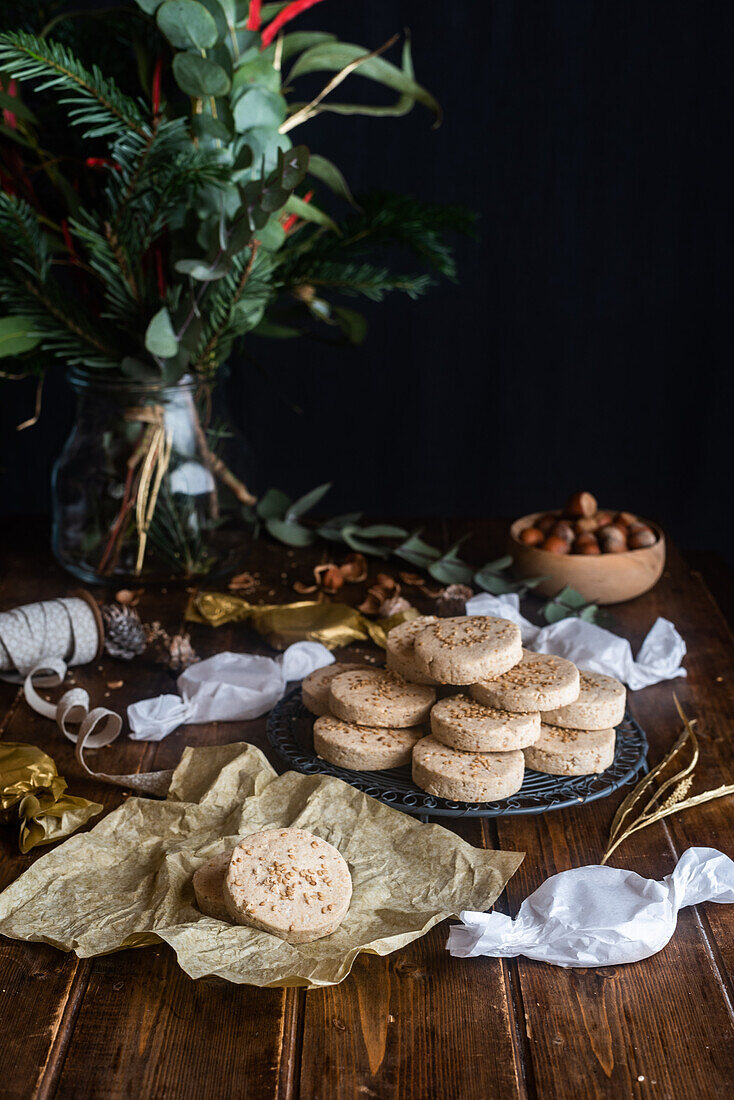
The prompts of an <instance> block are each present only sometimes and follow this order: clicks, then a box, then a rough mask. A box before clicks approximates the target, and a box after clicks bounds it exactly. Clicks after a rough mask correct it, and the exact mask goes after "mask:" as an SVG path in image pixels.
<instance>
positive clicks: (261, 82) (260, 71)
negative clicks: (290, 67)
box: [232, 48, 280, 95]
mask: <svg viewBox="0 0 734 1100" xmlns="http://www.w3.org/2000/svg"><path fill="white" fill-rule="evenodd" d="M273 52H274V51H273V50H272V48H271V49H268V50H264V51H263V52H262V53H261V52H260V50H258V49H257V48H255V49H252V50H248V51H247V53H246V54H245V55H243V56H242V57H240V59H239V61H238V62H237V65H236V68H235V72H234V76H233V77H232V92H233V94H235V95H236V94H238V93H239V92H240V90H244V89H246V88H250V87H253V86H254V85H257V87H258V88H266V89H268V90H269V91H271V92H279V91H280V71H279V70H278V69H274V68H273Z"/></svg>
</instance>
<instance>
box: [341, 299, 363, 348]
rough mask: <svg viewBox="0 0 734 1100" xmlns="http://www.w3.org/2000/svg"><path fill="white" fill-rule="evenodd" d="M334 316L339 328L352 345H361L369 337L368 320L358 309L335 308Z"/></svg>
mask: <svg viewBox="0 0 734 1100" xmlns="http://www.w3.org/2000/svg"><path fill="white" fill-rule="evenodd" d="M333 314H334V317H335V318H336V320H337V321H338V322H339V328H340V329H341V330H342V332H343V333H344V335H345V336H346V338H347V340H348V341H349V343H350V344H355V345H356V344H361V343H362V342H363V341H364V339H365V337H366V336H367V318H366V317H365V316H364V315H363V314H362V313H358V312H357V310H356V309H346V308H345V307H344V306H334V309H333Z"/></svg>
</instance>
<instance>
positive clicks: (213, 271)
mask: <svg viewBox="0 0 734 1100" xmlns="http://www.w3.org/2000/svg"><path fill="white" fill-rule="evenodd" d="M174 266H175V268H176V271H180V272H181V274H182V275H189V276H190V277H191V278H192V279H196V280H197V282H200V283H214V282H216V281H217V279H223V278H224V276H225V275H226V274H227V273H228V272H229V269H230V266H231V265H230V263H229V260H228V258H227V257H226V256H222V258H221V259H220V261H219V262H218V263H217V264H216V266H214V267H213V266H212V265H211V263H209V262H208V261H207V260H177V261H176V263H175V265H174Z"/></svg>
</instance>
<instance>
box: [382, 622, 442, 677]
mask: <svg viewBox="0 0 734 1100" xmlns="http://www.w3.org/2000/svg"><path fill="white" fill-rule="evenodd" d="M435 622H438V619H437V618H436V616H435V615H421V616H419V618H417V619H408V621H407V622H404V623H398V625H397V626H394V627H393V628H392V630H391V631H390V632H389V633H388V635H387V639H386V653H387V661H386V663H387V667H388V668H389V669H390V671H391V672H396V673H397V674H398V676H402V677H403V679H405V680H410V682H411V683H412V684H436V682H437V681H436V680H434V679H433V677H432V676H428V675H427V674H426V673H425V672H423V671H422V669H421V668H420V667H419V665H418V662H417V661H416V658H415V640H416V638H417V637H418V635H419V634H420V633H421V631H422V630H425V628H426V627H427V626H430V624H431V623H435Z"/></svg>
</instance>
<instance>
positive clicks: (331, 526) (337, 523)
mask: <svg viewBox="0 0 734 1100" xmlns="http://www.w3.org/2000/svg"><path fill="white" fill-rule="evenodd" d="M361 518H362V513H361V512H346V513H345V514H344V515H341V516H332V518H331V519H327V521H326V523H323V524H322V525H321V527H318V528H317V532H316V533H317V534H318V535H319V536H320V537H321V538H322V539H326V540H327V541H328V542H344V536H343V534H342V531H343V529H344V528H345V527H354V526H355V525H356V524H358V523H359V521H360V520H361Z"/></svg>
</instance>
